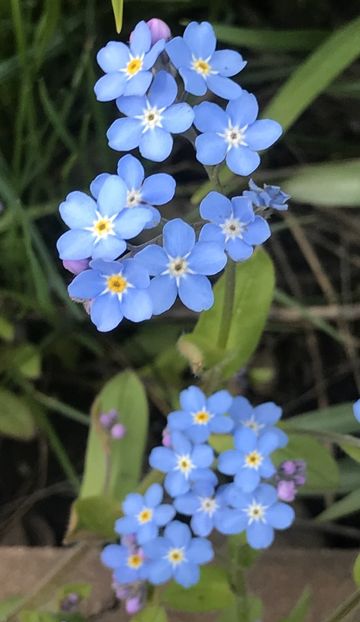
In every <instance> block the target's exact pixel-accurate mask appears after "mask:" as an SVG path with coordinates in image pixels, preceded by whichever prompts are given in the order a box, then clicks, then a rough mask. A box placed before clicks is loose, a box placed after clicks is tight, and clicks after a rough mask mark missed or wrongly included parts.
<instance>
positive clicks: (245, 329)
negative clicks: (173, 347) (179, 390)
mask: <svg viewBox="0 0 360 622" xmlns="http://www.w3.org/2000/svg"><path fill="white" fill-rule="evenodd" d="M224 276H225V275H223V276H222V277H221V278H220V279H219V280H218V282H217V283H216V285H215V287H214V295H215V303H214V305H213V307H212V308H211V309H210V310H209V311H205V312H203V313H202V314H201V316H200V318H199V320H198V321H197V323H196V326H195V328H194V330H193V332H192V333H190V334H189V335H185V336H183V337H181V339H180V340H179V347H180V351H181V353H182V354H183V355H185V356H186V357H187V358H188V360H189V361H190V363H192V366H193V370H194V372H195V373H196V372H199V368H201V367H202V368H203V369H209V368H211V367H215V366H217V367H218V369H219V370H221V377H222V379H223V380H225V379H227V378H230V377H231V376H232V375H233V374H234V373H235V372H236V371H238V370H239V369H240V368H241V367H243V366H244V365H245V364H246V363H247V362H248V360H249V358H250V357H251V355H252V354H253V352H254V350H255V348H256V346H257V344H258V342H259V339H260V337H261V334H262V331H263V329H264V326H265V322H266V318H267V315H268V311H269V307H270V304H271V301H272V297H273V291H274V268H273V264H272V261H271V259H270V258H269V256H268V255H267V253H266V252H265V251H264V250H263V249H258V250H257V251H256V253H255V254H254V255H253V257H252V258H251V259H249V260H248V261H246V262H244V263H240V264H237V266H236V282H235V299H234V310H233V314H232V317H231V325H230V329H229V336H228V340H227V344H226V346H225V348H219V347H218V346H217V345H214V344H216V343H217V341H218V336H219V332H220V327H221V318H222V310H223V302H224V291H225V279H224ZM210 335H211V339H210V338H209V336H210ZM186 348H188V351H187V350H186ZM194 360H196V361H197V365H198V369H197V368H196V367H195V366H194Z"/></svg>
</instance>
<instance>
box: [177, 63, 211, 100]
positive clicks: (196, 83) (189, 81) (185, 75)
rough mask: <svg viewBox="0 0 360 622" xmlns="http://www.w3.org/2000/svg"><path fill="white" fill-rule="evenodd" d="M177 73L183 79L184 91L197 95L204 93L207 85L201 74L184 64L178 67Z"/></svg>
mask: <svg viewBox="0 0 360 622" xmlns="http://www.w3.org/2000/svg"><path fill="white" fill-rule="evenodd" d="M179 74H180V75H181V77H182V79H183V80H184V88H185V91H187V92H188V93H191V94H192V95H197V96H198V97H201V96H202V95H205V93H206V91H207V85H206V81H205V79H204V78H203V76H201V75H200V74H199V73H197V72H196V71H194V70H193V69H189V68H188V67H186V66H184V67H181V68H180V69H179Z"/></svg>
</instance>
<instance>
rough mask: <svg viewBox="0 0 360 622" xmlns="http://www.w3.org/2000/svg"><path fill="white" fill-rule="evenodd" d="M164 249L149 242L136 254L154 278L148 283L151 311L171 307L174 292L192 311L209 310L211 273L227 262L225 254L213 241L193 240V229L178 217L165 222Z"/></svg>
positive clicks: (212, 301)
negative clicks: (151, 303) (207, 276)
mask: <svg viewBox="0 0 360 622" xmlns="http://www.w3.org/2000/svg"><path fill="white" fill-rule="evenodd" d="M163 245H164V246H163V248H162V247H161V246H158V245H156V244H150V245H149V246H147V247H146V248H144V250H142V251H140V252H139V253H137V254H136V256H135V257H136V261H139V262H141V263H142V264H143V265H144V266H146V267H147V268H148V270H149V272H150V274H151V275H153V276H154V277H155V278H153V279H152V280H151V283H150V288H149V292H150V296H151V299H152V301H153V313H154V314H155V315H158V314H159V313H163V312H164V311H167V310H168V309H170V307H171V306H172V305H173V304H174V302H175V300H176V297H177V295H179V298H180V300H181V302H183V304H184V305H185V306H186V307H188V308H189V309H191V310H192V311H203V310H204V309H209V308H210V307H211V306H212V305H213V303H214V295H213V292H212V288H211V283H210V281H209V279H207V278H206V276H205V275H213V274H216V273H217V272H220V270H222V269H223V267H224V266H225V264H226V255H225V253H224V250H223V248H222V246H221V245H220V244H217V243H216V242H196V238H195V231H194V229H193V227H191V226H190V225H188V224H187V223H186V222H184V221H183V220H181V219H180V218H175V219H174V220H171V221H170V222H168V223H166V225H165V226H164V229H163Z"/></svg>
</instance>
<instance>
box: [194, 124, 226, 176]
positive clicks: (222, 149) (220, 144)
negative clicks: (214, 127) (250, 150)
mask: <svg viewBox="0 0 360 622" xmlns="http://www.w3.org/2000/svg"><path fill="white" fill-rule="evenodd" d="M195 147H196V159H197V160H198V161H199V162H201V164H210V165H211V164H212V165H214V164H220V162H222V161H223V160H224V158H225V154H226V142H225V140H224V139H223V138H221V136H218V134H215V133H214V132H207V133H206V134H200V136H197V138H196V140H195ZM229 153H230V152H229ZM229 168H230V167H229Z"/></svg>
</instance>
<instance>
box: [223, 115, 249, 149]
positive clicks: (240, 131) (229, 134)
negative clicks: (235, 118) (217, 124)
mask: <svg viewBox="0 0 360 622" xmlns="http://www.w3.org/2000/svg"><path fill="white" fill-rule="evenodd" d="M247 127H248V126H247V125H244V127H239V126H238V125H231V123H230V121H229V125H228V127H227V128H226V130H225V131H224V132H222V133H219V134H218V135H219V136H221V138H223V139H224V140H225V142H226V143H227V146H228V147H227V148H228V151H229V150H230V149H232V148H233V147H235V148H237V147H240V145H244V146H245V147H246V146H247V142H246V141H245V135H246V130H247Z"/></svg>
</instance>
